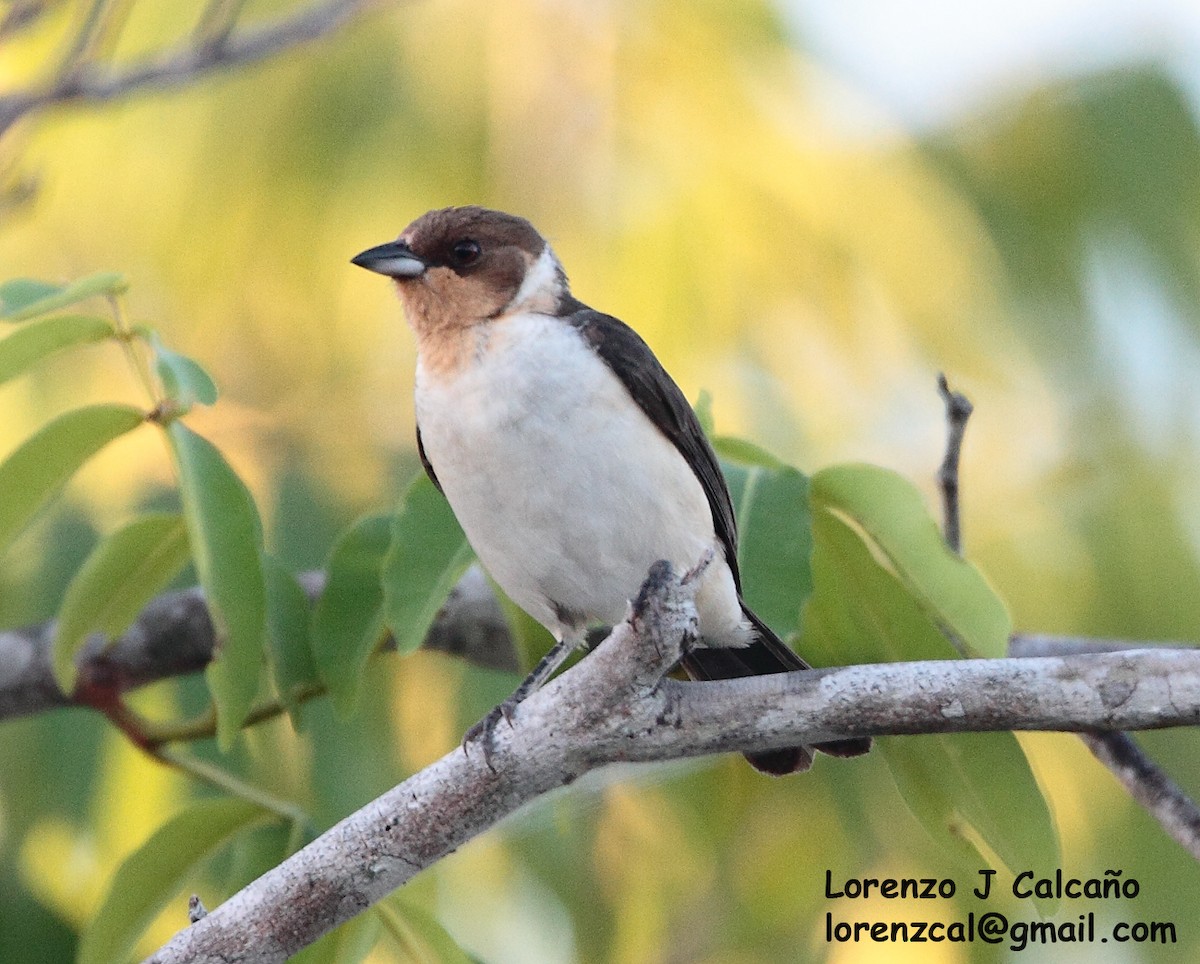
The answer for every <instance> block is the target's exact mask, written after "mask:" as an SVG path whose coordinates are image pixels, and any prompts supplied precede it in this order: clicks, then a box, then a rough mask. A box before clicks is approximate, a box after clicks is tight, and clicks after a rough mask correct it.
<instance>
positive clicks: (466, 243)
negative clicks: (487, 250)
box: [450, 238, 483, 268]
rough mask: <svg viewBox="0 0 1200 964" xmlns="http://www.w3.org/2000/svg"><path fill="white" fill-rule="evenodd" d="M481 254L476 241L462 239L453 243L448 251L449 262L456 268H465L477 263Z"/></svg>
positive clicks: (481, 251) (481, 250) (481, 249)
mask: <svg viewBox="0 0 1200 964" xmlns="http://www.w3.org/2000/svg"><path fill="white" fill-rule="evenodd" d="M482 253H483V248H481V247H480V246H479V242H478V241H472V240H471V239H470V238H463V239H462V240H461V241H455V242H454V247H453V248H451V249H450V260H451V261H453V262H454V264H455V265H456V266H457V267H459V268H466V267H468V266H470V265H473V264H474V263H475V262H476V261H478V260H479V256H480V255H481V254H482Z"/></svg>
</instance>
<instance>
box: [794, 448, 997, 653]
mask: <svg viewBox="0 0 1200 964" xmlns="http://www.w3.org/2000/svg"><path fill="white" fill-rule="evenodd" d="M813 503H814V509H816V508H818V507H819V509H820V510H821V511H824V512H832V513H835V514H840V515H841V516H842V517H843V518H844V519H849V520H851V521H852V524H853V525H854V526H856V527H857V528H858V529H859V530H860V532H861V533H862V534H863V537H864V538H865V539H866V540H867V544H868V545H870V546H871V548H872V551H873V552H875V553H876V554H877V556H879V557H881V558H884V559H886V561H887V565H888V566H890V568H891V569H892V571H893V573H894V574H895V576H896V578H897V579H898V580H899V581H900V583H901V584H902V585H903V586H904V587H905V588H906V589H907V590H908V591H909V592H910V593H911V594H912V596H913V598H914V599H916V600H917V601H918V602H919V603H920V605H921V607H922V609H923V610H924V611H925V612H926V613H927V614H928V616H929V618H930V619H931V620H933V622H934V623H936V624H937V625H939V626H942V627H945V628H946V630H947V631H948V633H949V638H950V640H951V641H952V642H954V643H955V645H956V646H958V647H959V648H960V649H961V650H962V651H963V653H964V655H969V656H994V657H1001V656H1004V655H1005V654H1006V652H1007V649H1008V637H1009V634H1010V633H1011V632H1012V623H1011V621H1010V619H1009V616H1008V610H1007V609H1006V608H1005V605H1004V603H1003V602H1002V601H1001V600H1000V597H998V596H997V595H996V594H995V593H994V592H993V591H992V588H991V587H990V586H989V585H988V583H987V580H986V579H984V577H983V575H982V574H981V573H980V572H979V570H978V569H976V568H975V567H974V566H973V565H971V564H970V563H969V562H967V561H966V560H965V559H963V558H961V557H960V556H958V555H956V554H955V553H953V552H951V551H950V549H949V548H948V547H947V546H946V543H945V540H944V539H943V538H942V534H941V532H940V531H939V529H938V526H937V523H936V522H935V521H934V519H933V518H932V516H930V514H929V511H928V510H927V509H926V507H925V504H924V502H923V501H922V499H921V495H920V493H919V492H918V491H917V490H916V489H915V488H914V487H913V486H912V485H911V484H910V483H909V482H907V481H906V480H904V479H903V478H901V477H900V476H899V475H896V474H895V473H894V472H889V471H887V470H886V469H881V468H877V467H875V466H870V465H843V466H834V467H833V468H829V469H825V470H823V471H821V472H820V473H818V474H817V475H816V476H815V477H814V478H813ZM901 658H906V659H913V658H915V657H913V656H912V655H911V654H909V655H906V656H903V657H901Z"/></svg>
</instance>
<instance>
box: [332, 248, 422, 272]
mask: <svg viewBox="0 0 1200 964" xmlns="http://www.w3.org/2000/svg"><path fill="white" fill-rule="evenodd" d="M350 263H351V264H356V265H358V266H359V267H360V268H366V269H367V270H368V271H374V272H377V273H378V274H383V275H387V276H388V277H389V278H397V279H403V278H416V277H418V276H420V275H421V274H423V273H424V271H425V269H426V268H427V267H428V265H427V264H426V263H425V262H424V261H422V260H421V259H420V258H419V257H417V255H416V254H414V253H413V250H412V248H410V247H409V246H408V245H407V244H405V243H404V242H403V241H389V242H388V243H387V244H379V245H376V246H375V247H373V248H367V250H366V251H364V252H363V253H362V254H360V255H358V256H356V257H354V258H351V259H350Z"/></svg>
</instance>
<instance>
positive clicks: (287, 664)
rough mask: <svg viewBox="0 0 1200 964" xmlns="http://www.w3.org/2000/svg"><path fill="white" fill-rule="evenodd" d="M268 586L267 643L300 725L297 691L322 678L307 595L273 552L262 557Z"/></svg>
mask: <svg viewBox="0 0 1200 964" xmlns="http://www.w3.org/2000/svg"><path fill="white" fill-rule="evenodd" d="M263 567H264V569H263V571H264V574H265V576H266V587H267V643H268V645H269V647H270V654H271V671H272V674H273V675H274V679H275V689H276V690H277V691H278V693H279V697H280V699H282V700H283V704H284V706H286V707H287V708H288V715H289V716H290V717H291V720H292V726H293V727H294V728H296V729H299V726H300V719H299V710H300V705H299V702H298V700H297V695H298V694H299V693H301V692H303V691H305V690H309V689H311V688H312V687H314V686H315V685H317V683H318V681H319V677H318V675H317V665H316V662H315V661H314V659H313V652H312V639H311V635H310V633H309V621H310V618H311V613H310V607H309V604H308V595H307V594H306V593H305V592H304V589H303V588H302V587H301V585H300V583H299V582H297V581H296V577H295V576H294V575H293V574H292V573H291V572H290V571H289V570H288V569H287V568H285V567H284V566H283V564H282V563H281V562H279V560H278V559H276V558H275V557H274V556H265V557H264V558H263Z"/></svg>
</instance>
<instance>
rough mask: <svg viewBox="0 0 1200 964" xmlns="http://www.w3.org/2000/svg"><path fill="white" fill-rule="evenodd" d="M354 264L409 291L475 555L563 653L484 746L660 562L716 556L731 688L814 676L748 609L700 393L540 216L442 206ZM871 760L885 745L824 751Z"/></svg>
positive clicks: (842, 745)
mask: <svg viewBox="0 0 1200 964" xmlns="http://www.w3.org/2000/svg"><path fill="white" fill-rule="evenodd" d="M351 260H352V263H353V264H355V265H357V266H359V267H362V268H366V269H368V270H370V271H373V272H376V273H378V274H381V275H384V276H386V277H388V278H390V279H391V280H392V282H393V283H394V285H395V288H396V291H397V292H398V294H399V296H400V300H401V302H402V304H403V308H404V313H405V315H406V317H407V320H408V323H409V326H410V327H411V328H412V330H413V332H414V333H415V335H416V342H417V365H416V379H415V386H416V391H415V399H416V406H415V407H416V421H417V430H416V436H417V437H416V441H417V451H418V454H419V456H420V459H421V463H422V465H423V466H424V468H425V471H426V473H427V474H428V476H429V478H430V479H431V480H432V482H433V484H434V485H435V486H437V488H438V489H439V490H440V491H441V492H442V494H443V495H444V496H445V497H446V499H447V500H448V501H449V503H450V506H451V508H452V509H453V511H454V514H455V516H456V517H457V519H458V521H459V523H460V525H461V526H462V529H463V532H464V533H465V535H466V537H467V540H468V542H469V543H470V545H471V548H472V550H473V551H474V553H475V555H476V557H477V558H478V559H479V561H480V562H481V563H482V565H483V567H484V568H485V569H486V570H487V572H488V573H489V574H490V575H491V577H492V579H493V580H495V582H496V583H497V584H498V585H499V587H500V588H501V589H502V590H503V591H504V592H505V593H506V594H507V595H508V597H509V598H510V599H512V601H513V602H514V603H516V604H517V605H518V606H519V607H520V608H521V609H523V610H524V611H525V612H526V613H528V614H529V615H530V616H531V617H533V618H534V619H535V620H537V621H538V622H539V623H541V624H542V625H543V626H545V627H546V629H548V630H549V631H550V633H551V634H552V635H553V637H554V639H555V645H554V647H552V648H551V650H550V652H548V653H547V654H546V657H545V658H544V659H543V660H542V661H541V662H540V663H539V664H538V666H537V667H535V669H534V670H533V672H531V673H530V675H529V676H528V677H527V678H526V680H525V681H524V682H523V683H522V684H521V685H520V686H519V687H518V688H517V690H516V691H515V692H514V693H513V695H512V696H511V697H510V698H509V699H508V700H506V701H505V702H504V703H502V704H501V705H500V706H499V707H497V708H496V709H495V710H493V711H492V713H491V714H489V715H488V716H487V717H486V718H485V719H484V720H483V721H481V722H480V724H477V725H476V727H473V728H472V730H471V731H469V732H468V734H467V738H466V740H464V747H465V746H466V745H467V742H468V741H470V740H471V739H473V738H475V737H479V736H482V737H483V749H484V754H485V759H487V761H488V763H489V766H490V765H491V759H490V748H491V742H492V734H493V729H494V727H495V726H496V724H497V721H498V720H499V719H500V718H501V717H503V718H505V719H507V720H508V722H509V723H510V724H511V723H512V721H513V718H514V714H515V713H516V711H517V708H518V707H519V704H520V701H521V700H522V699H523V698H524V697H525V696H527V695H528V694H529V693H531V692H533V691H534V690H535V689H537V688H538V687H539V686H540V685H541V684H542V683H543V682H545V680H546V679H548V678H549V677H550V676H551V675H552V674H553V673H554V671H555V670H556V669H557V668H558V667H559V666H560V665H561V664H562V663H563V662H564V661H565V660H566V659H567V657H568V656H569V655H570V654H571V652H572V651H574V650H575V649H577V648H580V647H582V646H584V645H585V644H586V635H587V630H588V628H589V627H591V626H594V625H598V624H607V625H615V624H617V623H618V622H620V621H621V619H622V618H623V617H624V614H625V611H626V607H627V605H628V601H629V600H630V599H632V598H634V597H635V596H636V595H637V592H638V589H639V587H640V586H641V585H642V582H643V580H644V579H645V578H646V574H647V572H648V571H649V569H650V567H651V566H652V565H653V564H654V563H655V562H656V561H658V560H663V559H665V560H667V561H668V562H670V563H671V564H672V565H673V566H674V567H675V568H676V569H678V570H686V569H689V568H690V567H692V566H694V565H695V564H696V562H697V561H698V560H699V559H701V558H702V556H704V555H705V553H708V552H711V554H712V557H713V558H712V561H711V563H710V565H709V566H708V568H707V569H705V571H704V572H703V574H702V575H701V576H700V583H699V585H698V588H697V592H696V596H695V604H696V610H697V614H698V617H699V619H698V625H699V636H700V640H699V642H698V644H697V645H696V646H693V647H690V648H689V649H688V651H687V652H685V654H684V657H683V660H682V665H683V668H684V670H685V671H686V672H687V674H688V675H689V676H690V677H692V678H693V679H728V678H735V677H741V676H751V675H761V674H769V673H782V672H789V671H792V670H800V669H808V668H809V665H808V663H806V662H805V661H804V660H803V659H801V658H800V657H799V656H798V655H797V654H796V653H795V652H794V651H793V650H792V649H791V648H789V647H788V646H787V645H786V644H785V643H783V642H782V641H781V640H780V639H779V637H778V636H777V635H776V634H775V633H774V632H773V631H772V630H771V629H770V627H768V626H767V625H766V623H764V622H763V621H762V620H761V619H760V618H759V617H758V616H757V615H756V614H755V613H754V612H753V611H752V610H751V609H750V608H749V607H748V606H747V605H746V603H745V600H744V599H743V597H742V587H741V580H740V574H739V571H738V563H737V523H736V520H735V518H734V512H733V506H732V503H731V501H730V497H729V490H728V486H727V484H726V482H725V479H724V476H723V475H722V473H721V468H720V464H719V462H718V460H717V457H716V454H715V453H714V451H713V449H712V446H711V444H710V443H709V441H708V439H707V438H706V436H705V434H704V431H703V429H702V428H701V425H700V422H699V420H698V419H697V417H696V414H695V412H694V410H693V409H692V407H691V405H690V404H689V403H688V401H687V399H686V397H685V396H684V394H683V392H682V391H681V390H680V388H679V387H678V386H677V385H676V383H675V382H674V381H673V380H672V378H671V377H670V375H668V374H667V372H666V370H665V369H664V368H663V366H662V364H661V363H660V362H659V360H658V359H657V357H655V355H654V353H653V351H652V350H651V349H650V347H649V346H648V345H647V344H646V342H645V341H644V340H643V339H642V338H641V336H640V335H638V334H637V333H636V332H635V331H634V330H633V328H631V327H629V326H628V325H626V324H625V323H624V322H622V321H620V320H619V319H617V318H614V317H613V316H611V315H607V314H604V313H602V312H599V311H596V310H594V309H592V308H590V307H588V306H587V305H586V304H584V303H583V302H581V301H579V300H578V299H577V298H575V296H574V295H573V294H572V293H571V289H570V286H569V284H568V281H567V275H566V272H565V271H564V269H563V266H562V264H561V263H560V262H559V260H558V258H557V256H556V255H555V253H554V251H553V250H552V248H551V247H550V244H549V243H548V242H547V241H546V239H545V238H544V237H543V236H542V235H541V234H540V233H539V232H538V231H537V229H536V228H534V226H533V225H532V224H531V223H530V222H529V221H528V220H526V219H524V218H522V217H518V216H516V215H512V214H506V213H504V212H501V211H496V210H491V209H488V208H484V207H478V206H473V205H472V206H462V207H448V208H441V209H438V210H433V211H429V212H427V213H426V214H423V215H422V216H421V217H419V218H417V219H416V220H415V221H413V222H412V223H411V224H410V225H409V226H408V227H407V228H405V229H404V230H403V231H402V232H401V234H400V236H399V237H398V238H397V239H396V240H394V241H388V242H386V243H384V244H380V245H377V246H375V247H372V248H368V249H367V250H365V251H363V252H362V253H360V254H358V255H357V256H355V257H354V258H353V259H351ZM816 748H817V749H820V750H822V751H825V752H827V753H830V754H832V755H835V756H856V755H858V754H861V753H865V752H866V751H867V750H868V749H869V748H870V740H869V739H843V740H837V741H833V742H829V743H821V744H817V745H816ZM746 758H747V759H748V760H749V762H750V763H751V765H752V766H754V767H755V768H756V769H758V770H760V771H762V772H764V773H771V774H778V775H782V774H787V773H792V772H798V771H802V770H806V769H808V767H809V766H810V765H811V763H812V752H811V749H810V748H809V747H807V746H795V747H790V748H785V749H781V750H772V751H765V752H753V753H747V754H746Z"/></svg>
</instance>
